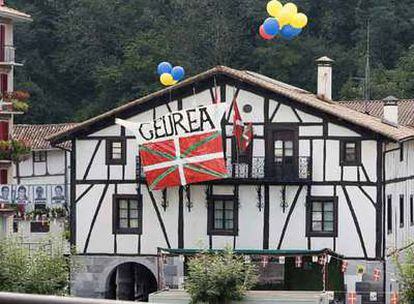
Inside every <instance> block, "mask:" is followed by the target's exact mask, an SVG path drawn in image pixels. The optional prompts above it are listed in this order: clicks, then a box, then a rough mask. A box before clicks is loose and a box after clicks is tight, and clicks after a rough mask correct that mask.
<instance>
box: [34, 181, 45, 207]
mask: <svg viewBox="0 0 414 304" xmlns="http://www.w3.org/2000/svg"><path fill="white" fill-rule="evenodd" d="M32 188H33V202H34V203H35V205H46V204H47V187H46V186H44V185H36V186H33V187H32Z"/></svg>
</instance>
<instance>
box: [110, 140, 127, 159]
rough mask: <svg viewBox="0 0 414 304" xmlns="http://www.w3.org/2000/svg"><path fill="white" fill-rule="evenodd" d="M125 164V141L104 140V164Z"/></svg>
mask: <svg viewBox="0 0 414 304" xmlns="http://www.w3.org/2000/svg"><path fill="white" fill-rule="evenodd" d="M125 163H126V141H125V139H108V140H106V164H107V165H125Z"/></svg>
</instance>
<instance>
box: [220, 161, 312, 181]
mask: <svg viewBox="0 0 414 304" xmlns="http://www.w3.org/2000/svg"><path fill="white" fill-rule="evenodd" d="M311 164H312V162H311V158H310V157H307V156H299V157H297V158H296V159H294V160H293V162H292V164H283V163H281V164H267V162H266V159H265V157H253V158H252V160H251V163H250V162H249V163H240V162H239V163H237V162H235V161H233V160H231V159H227V170H228V172H229V176H230V177H231V178H237V179H263V180H269V181H282V182H294V181H301V180H304V181H306V180H310V179H311V176H312V174H311V171H312V170H311Z"/></svg>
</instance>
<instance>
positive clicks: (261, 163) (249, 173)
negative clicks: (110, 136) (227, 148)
mask: <svg viewBox="0 0 414 304" xmlns="http://www.w3.org/2000/svg"><path fill="white" fill-rule="evenodd" d="M226 166H227V170H228V173H229V178H227V179H226V180H228V181H231V180H238V181H240V182H243V183H249V182H250V181H251V182H252V183H258V182H268V183H298V182H306V181H310V180H311V179H312V159H311V158H310V157H308V156H299V157H296V158H294V159H293V160H292V162H291V163H287V164H283V163H280V164H277V163H275V164H267V162H266V158H265V157H253V158H252V160H251V162H250V163H237V162H235V161H233V160H232V159H231V158H227V159H226ZM136 176H137V179H143V178H145V174H144V172H143V170H142V168H141V166H140V161H139V157H137V165H136Z"/></svg>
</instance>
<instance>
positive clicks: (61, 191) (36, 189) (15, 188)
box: [0, 184, 67, 206]
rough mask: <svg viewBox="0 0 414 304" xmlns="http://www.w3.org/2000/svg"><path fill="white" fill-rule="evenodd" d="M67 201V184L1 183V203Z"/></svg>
mask: <svg viewBox="0 0 414 304" xmlns="http://www.w3.org/2000/svg"><path fill="white" fill-rule="evenodd" d="M66 202H67V198H66V191H65V185H63V184H58V185H33V184H32V185H23V184H20V185H0V204H9V205H12V204H16V205H30V204H34V205H45V206H46V205H48V206H53V205H63V204H65V203H66Z"/></svg>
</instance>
